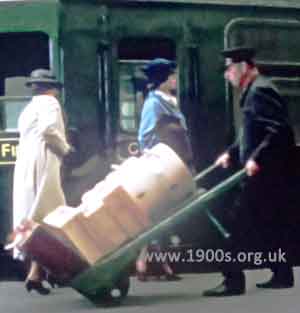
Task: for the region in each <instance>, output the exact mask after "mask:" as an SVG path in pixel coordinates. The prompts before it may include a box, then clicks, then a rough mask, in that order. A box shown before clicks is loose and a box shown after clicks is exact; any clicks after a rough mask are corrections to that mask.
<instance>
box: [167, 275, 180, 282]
mask: <svg viewBox="0 0 300 313" xmlns="http://www.w3.org/2000/svg"><path fill="white" fill-rule="evenodd" d="M165 278H166V280H167V281H178V280H181V279H182V278H181V277H180V276H178V275H176V274H174V273H172V274H169V273H166V274H165Z"/></svg>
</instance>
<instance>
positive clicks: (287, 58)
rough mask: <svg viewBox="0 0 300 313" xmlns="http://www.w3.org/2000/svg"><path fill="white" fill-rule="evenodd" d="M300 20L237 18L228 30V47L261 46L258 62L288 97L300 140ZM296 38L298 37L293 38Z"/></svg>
mask: <svg viewBox="0 0 300 313" xmlns="http://www.w3.org/2000/svg"><path fill="white" fill-rule="evenodd" d="M299 33H300V23H299V22H298V21H295V20H274V19H264V20H258V19H242V18H240V19H236V20H234V21H233V22H231V23H230V24H229V25H228V27H227V29H226V30H225V42H226V46H227V47H232V46H252V47H254V48H256V49H257V51H258V53H257V56H256V62H257V65H258V67H259V69H260V71H261V73H262V74H264V75H266V76H269V77H270V78H271V80H272V81H273V82H274V83H275V85H276V86H277V87H278V89H279V92H280V93H281V95H282V96H283V97H284V98H285V99H286V101H287V103H288V106H289V111H290V116H291V121H292V123H293V125H294V129H295V132H296V138H297V141H300V106H299V103H300V78H299V77H300V54H299V49H300V41H299V40H297V39H296V38H299ZM291 38H295V40H291ZM238 97H239V95H238V94H237V93H235V91H234V92H233V115H234V122H235V128H236V129H237V128H239V126H240V120H241V116H240V110H239V109H238Z"/></svg>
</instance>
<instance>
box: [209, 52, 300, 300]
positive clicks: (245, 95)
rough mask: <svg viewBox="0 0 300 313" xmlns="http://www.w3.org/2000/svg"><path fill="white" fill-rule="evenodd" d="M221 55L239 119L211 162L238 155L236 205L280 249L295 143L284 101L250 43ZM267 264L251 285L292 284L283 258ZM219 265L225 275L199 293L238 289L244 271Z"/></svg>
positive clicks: (241, 289)
mask: <svg viewBox="0 0 300 313" xmlns="http://www.w3.org/2000/svg"><path fill="white" fill-rule="evenodd" d="M222 55H223V56H224V57H225V58H226V66H227V68H226V70H225V75H224V76H225V79H226V80H227V81H229V82H230V83H231V84H232V85H233V87H236V88H238V89H239V90H240V91H241V92H242V93H241V98H240V110H241V111H242V125H241V130H240V134H239V138H238V140H237V141H236V142H235V143H234V144H233V145H232V146H231V147H230V148H229V149H228V150H227V151H226V152H225V153H224V154H222V155H221V156H220V157H219V158H218V159H217V161H216V163H217V164H218V165H221V166H223V167H228V166H229V165H230V164H231V163H232V162H233V161H238V162H239V163H240V164H241V165H242V166H244V167H245V169H246V172H247V175H248V176H247V179H246V181H245V182H244V183H243V185H242V186H241V187H242V188H241V190H242V191H241V194H240V199H239V200H240V201H239V202H240V208H239V209H240V210H242V213H243V212H250V216H251V217H252V221H253V228H252V229H253V230H255V231H257V232H258V233H259V235H260V238H261V241H262V242H263V243H264V246H265V248H266V249H267V250H268V251H270V250H274V251H275V250H276V249H278V248H279V247H281V248H282V249H283V244H284V241H283V239H284V237H285V230H286V229H287V227H288V225H287V219H286V216H287V215H288V212H287V207H286V203H287V202H286V200H287V197H288V182H289V179H290V178H291V175H292V174H291V171H290V170H289V169H288V166H287V164H289V163H290V162H289V158H290V156H291V153H292V151H293V149H294V146H295V141H294V134H293V131H292V128H291V126H290V123H289V119H288V111H287V106H286V104H285V102H284V101H283V99H282V98H281V96H280V95H279V93H278V91H277V89H276V87H275V86H274V85H273V84H272V82H271V81H270V80H269V79H267V78H266V77H263V76H262V75H261V74H260V73H259V71H258V68H257V67H256V65H255V63H254V61H253V58H254V55H255V50H254V49H252V48H246V47H238V48H233V49H226V50H224V51H223V52H222ZM240 233H242V230H241V229H240ZM237 236H239V234H238V235H237ZM249 236H251V235H249ZM237 241H239V238H238V237H236V238H235V239H233V242H237ZM268 265H270V264H268ZM270 267H271V269H272V272H273V276H272V278H271V280H270V281H268V282H265V283H260V284H257V287H259V288H288V287H292V286H293V284H294V277H293V272H292V268H291V267H290V266H289V265H288V264H287V263H284V262H283V263H280V264H279V263H274V264H272V266H270ZM222 270H223V275H224V278H225V279H224V281H223V282H222V284H221V285H219V286H217V287H216V288H214V289H211V290H207V291H205V292H204V296H230V295H237V294H243V293H244V292H245V276H244V273H243V272H242V271H241V267H239V266H232V267H231V268H230V270H227V271H226V270H225V268H222Z"/></svg>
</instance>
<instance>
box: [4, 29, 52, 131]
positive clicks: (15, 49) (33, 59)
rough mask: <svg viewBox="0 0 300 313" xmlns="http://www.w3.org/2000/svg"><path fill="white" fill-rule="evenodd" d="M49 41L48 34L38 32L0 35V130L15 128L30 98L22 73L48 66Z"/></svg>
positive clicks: (13, 129)
mask: <svg viewBox="0 0 300 313" xmlns="http://www.w3.org/2000/svg"><path fill="white" fill-rule="evenodd" d="M50 44H51V42H50V41H49V36H48V35H46V34H44V33H41V32H26V33H13V32H11V33H1V34H0V47H1V50H0V59H1V71H0V130H5V131H16V129H17V120H18V117H19V115H20V113H21V111H22V110H23V108H24V106H25V105H26V104H27V103H28V101H29V99H30V98H31V92H30V90H29V89H28V88H26V87H25V81H26V76H28V75H29V73H30V72H31V71H32V70H33V69H35V68H49V64H50V59H49V47H50ZM32 51H34V53H32Z"/></svg>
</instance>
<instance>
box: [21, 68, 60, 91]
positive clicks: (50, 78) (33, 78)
mask: <svg viewBox="0 0 300 313" xmlns="http://www.w3.org/2000/svg"><path fill="white" fill-rule="evenodd" d="M33 84H36V85H47V86H49V85H50V86H53V87H56V88H62V86H63V84H62V83H61V82H60V81H58V80H57V79H56V77H55V75H54V74H53V73H52V71H50V70H46V69H37V70H34V71H32V72H31V74H30V78H29V79H28V80H27V82H26V83H25V85H26V86H27V87H31V86H32V85H33Z"/></svg>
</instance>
